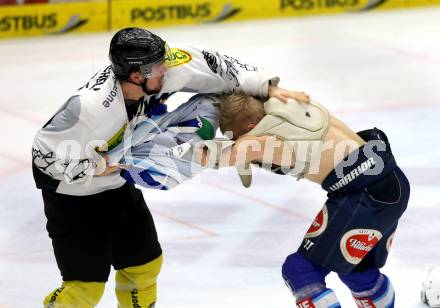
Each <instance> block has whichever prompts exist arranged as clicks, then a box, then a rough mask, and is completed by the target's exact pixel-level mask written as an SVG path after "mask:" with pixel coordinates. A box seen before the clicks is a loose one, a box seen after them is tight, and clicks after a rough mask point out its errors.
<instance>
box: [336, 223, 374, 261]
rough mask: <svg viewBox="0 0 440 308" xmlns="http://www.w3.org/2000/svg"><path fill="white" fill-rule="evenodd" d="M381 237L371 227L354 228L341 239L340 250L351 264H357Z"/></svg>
mask: <svg viewBox="0 0 440 308" xmlns="http://www.w3.org/2000/svg"><path fill="white" fill-rule="evenodd" d="M381 238H382V233H380V232H379V231H377V230H372V229H354V230H350V231H348V232H347V233H345V234H344V236H343V237H342V239H341V243H340V245H341V252H342V254H343V256H344V258H345V259H346V260H347V261H348V262H350V263H351V264H359V262H361V261H362V259H363V258H364V257H365V256H366V255H367V253H369V252H370V251H371V249H373V247H374V246H376V244H377V243H378V242H379V241H380V239H381Z"/></svg>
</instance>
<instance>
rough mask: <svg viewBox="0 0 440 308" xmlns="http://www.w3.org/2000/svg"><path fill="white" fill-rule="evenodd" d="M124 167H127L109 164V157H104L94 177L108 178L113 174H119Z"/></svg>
mask: <svg viewBox="0 0 440 308" xmlns="http://www.w3.org/2000/svg"><path fill="white" fill-rule="evenodd" d="M124 167H126V166H125V165H121V164H118V163H114V164H109V163H108V157H107V155H103V156H102V159H100V160H99V162H98V163H97V165H96V168H95V174H94V176H106V175H109V174H111V173H113V172H117V171H119V170H120V169H123V168H124Z"/></svg>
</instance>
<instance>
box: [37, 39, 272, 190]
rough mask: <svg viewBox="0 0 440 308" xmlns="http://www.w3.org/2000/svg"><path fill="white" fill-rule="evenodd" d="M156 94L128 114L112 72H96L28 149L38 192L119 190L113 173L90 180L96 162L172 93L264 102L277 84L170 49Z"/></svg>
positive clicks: (198, 52)
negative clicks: (239, 95) (238, 95)
mask: <svg viewBox="0 0 440 308" xmlns="http://www.w3.org/2000/svg"><path fill="white" fill-rule="evenodd" d="M165 60H166V64H167V66H168V68H169V69H168V71H167V72H166V74H165V79H164V84H163V87H162V89H161V91H160V92H159V93H158V94H155V95H150V96H146V97H145V98H144V101H143V102H141V103H139V105H138V107H137V108H136V110H135V112H133V114H131V112H130V110H129V108H127V107H126V104H125V102H124V97H123V94H122V90H121V85H120V83H119V81H118V80H117V79H116V77H115V75H114V73H113V71H112V69H111V66H108V67H106V68H104V69H103V70H101V71H99V72H97V73H96V74H95V75H94V76H93V77H92V78H91V79H90V80H89V81H88V82H87V83H86V84H85V85H84V86H82V87H81V88H80V89H79V90H78V91H77V92H76V93H74V95H72V96H71V97H70V98H69V99H68V100H67V102H66V103H65V104H64V105H63V106H62V107H61V108H60V110H59V111H58V112H57V113H56V114H55V115H54V116H53V117H52V118H51V119H50V120H49V122H48V123H46V125H45V126H44V127H43V128H42V129H40V130H39V131H38V133H37V135H36V137H35V139H34V143H33V147H32V158H33V173H34V179H35V182H36V185H37V188H40V189H50V190H55V191H56V192H58V193H62V194H67V195H90V194H95V193H99V192H102V191H105V190H108V189H114V188H118V187H120V186H122V185H123V184H124V183H125V180H124V179H123V178H122V177H121V176H120V175H119V173H118V172H115V173H113V174H110V175H107V176H102V177H97V176H93V174H94V169H95V167H96V164H95V161H98V158H99V156H98V155H103V154H105V153H106V152H107V151H109V150H111V149H113V148H115V147H116V146H117V145H119V144H120V143H122V142H125V143H127V142H130V136H131V134H132V132H133V129H134V128H135V127H136V125H137V124H138V123H140V122H142V121H143V120H145V119H146V118H147V117H150V116H151V115H152V114H154V112H155V110H157V109H158V108H159V109H160V107H161V106H165V105H162V104H161V103H163V102H164V101H166V99H167V98H168V97H169V96H170V95H172V94H173V93H175V92H179V91H185V92H194V93H218V94H223V93H234V92H244V93H246V94H249V95H253V96H259V97H266V96H267V91H268V82H269V80H270V81H272V83H273V84H277V83H278V81H279V78H278V77H277V76H275V75H272V74H270V73H268V72H266V71H263V70H260V69H258V68H257V67H255V66H252V65H249V64H245V63H243V62H241V61H239V60H237V59H235V58H232V57H229V56H226V55H222V54H220V53H218V52H213V51H207V50H203V49H199V48H195V47H190V46H187V45H175V46H174V47H173V48H171V50H170V53H169V55H167V57H166V59H165Z"/></svg>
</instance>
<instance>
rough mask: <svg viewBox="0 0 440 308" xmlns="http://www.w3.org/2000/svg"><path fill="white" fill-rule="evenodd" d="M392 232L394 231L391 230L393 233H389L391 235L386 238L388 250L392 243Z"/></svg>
mask: <svg viewBox="0 0 440 308" xmlns="http://www.w3.org/2000/svg"><path fill="white" fill-rule="evenodd" d="M394 233H395V232H393V234H391V235H390V236H389V237H388V239H387V251H388V252H390V249H391V245H392V244H393V240H394Z"/></svg>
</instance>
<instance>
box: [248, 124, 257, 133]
mask: <svg viewBox="0 0 440 308" xmlns="http://www.w3.org/2000/svg"><path fill="white" fill-rule="evenodd" d="M255 126H257V124H256V123H254V122H249V124H248V125H247V128H248V131H250V130H251V129H253V128H254V127H255Z"/></svg>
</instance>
